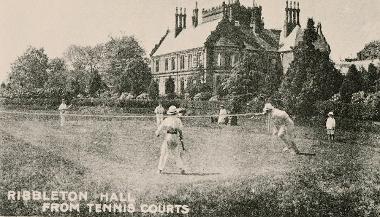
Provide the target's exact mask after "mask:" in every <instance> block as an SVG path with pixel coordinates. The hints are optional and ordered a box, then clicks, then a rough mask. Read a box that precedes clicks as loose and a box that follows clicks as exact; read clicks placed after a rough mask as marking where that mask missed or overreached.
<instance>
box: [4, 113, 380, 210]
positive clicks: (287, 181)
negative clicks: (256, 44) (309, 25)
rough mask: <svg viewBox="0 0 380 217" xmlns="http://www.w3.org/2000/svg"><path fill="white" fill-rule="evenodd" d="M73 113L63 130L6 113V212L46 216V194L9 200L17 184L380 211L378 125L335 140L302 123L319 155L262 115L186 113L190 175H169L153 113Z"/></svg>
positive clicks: (204, 203)
mask: <svg viewBox="0 0 380 217" xmlns="http://www.w3.org/2000/svg"><path fill="white" fill-rule="evenodd" d="M67 120H68V123H67V126H65V127H63V128H60V127H59V123H58V116H57V117H39V116H27V115H9V114H2V118H1V120H0V123H1V138H2V139H1V146H0V153H1V175H2V176H1V180H0V181H1V186H2V187H1V200H2V201H1V203H2V204H1V209H2V210H0V211H1V212H0V214H1V215H10V214H15V213H16V214H17V215H36V214H37V215H38V214H41V210H40V205H39V204H38V203H37V202H35V203H36V204H33V203H27V204H20V202H17V203H16V202H11V201H8V200H7V198H6V191H8V190H11V189H32V190H41V191H42V190H45V191H48V190H57V189H59V190H72V191H89V192H94V193H97V192H131V194H133V195H134V197H135V198H136V200H137V203H169V204H187V205H188V206H189V207H190V210H191V211H190V213H189V214H188V215H189V216H200V215H202V216H207V215H208V216H231V215H236V216H273V215H279V216H308V215H309V216H366V215H369V216H371V215H372V216H376V215H379V212H380V206H379V203H380V189H379V187H380V179H379V178H380V173H379V170H378V168H379V164H380V163H379V162H380V157H379V147H380V144H379V139H378V138H379V136H380V135H379V134H378V133H376V131H377V130H378V128H376V126H367V125H366V126H363V127H358V128H357V129H354V130H351V131H347V130H345V131H343V130H341V131H340V132H339V133H338V136H337V137H339V139H338V141H337V142H335V143H329V142H327V141H325V139H324V138H323V137H324V130H323V128H322V127H323V125H322V127H320V128H315V127H306V126H304V127H300V126H297V127H296V140H295V141H296V143H297V145H298V146H299V148H300V149H301V151H303V152H315V153H316V156H293V155H291V154H290V153H283V152H282V148H283V147H284V144H283V143H282V142H281V140H279V139H278V138H275V137H272V136H271V135H268V133H266V126H265V121H264V120H263V119H255V120H249V119H247V118H239V126H236V127H232V126H226V127H223V128H219V127H217V126H216V125H214V124H211V123H210V120H209V118H204V119H202V118H197V119H192V118H189V119H184V125H185V130H184V138H185V140H184V141H185V145H186V148H187V151H186V152H185V153H184V160H185V163H186V166H187V168H186V171H187V173H188V174H186V175H180V174H179V171H178V170H177V168H176V167H175V165H174V162H173V161H170V159H169V161H168V164H167V167H166V168H165V171H164V172H165V174H164V175H161V176H160V175H158V174H156V170H157V163H158V158H159V149H160V145H161V142H162V138H156V137H155V136H154V131H155V129H156V126H155V120H154V119H152V118H139V119H110V118H108V119H106V118H103V119H101V118H75V117H69V118H68V119H67ZM296 125H297V122H296ZM343 201H344V202H343ZM102 214H103V215H104V213H102ZM57 215H59V214H57ZM138 215H139V213H136V214H135V215H134V216H138ZM144 216H146V214H144ZM178 216H183V214H178Z"/></svg>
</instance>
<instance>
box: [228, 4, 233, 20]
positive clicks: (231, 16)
mask: <svg viewBox="0 0 380 217" xmlns="http://www.w3.org/2000/svg"><path fill="white" fill-rule="evenodd" d="M229 9H230V10H229V11H230V15H229V16H228V19H229V21H230V22H232V21H233V20H234V18H233V15H232V6H230V7H229Z"/></svg>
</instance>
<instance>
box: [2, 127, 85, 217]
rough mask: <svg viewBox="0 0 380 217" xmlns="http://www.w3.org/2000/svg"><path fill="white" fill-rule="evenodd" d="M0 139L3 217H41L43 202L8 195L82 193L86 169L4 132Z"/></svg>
mask: <svg viewBox="0 0 380 217" xmlns="http://www.w3.org/2000/svg"><path fill="white" fill-rule="evenodd" d="M0 137H1V140H0V145H1V146H0V153H1V155H0V161H1V162H2V164H1V165H0V172H1V176H0V186H1V188H0V193H1V194H0V215H12V216H13V215H38V214H41V203H42V201H23V200H19V201H12V200H8V198H7V192H8V191H22V190H28V191H32V190H35V191H56V190H59V189H62V190H69V191H70V190H71V189H78V190H80V189H82V184H83V183H82V181H83V176H84V175H85V173H86V169H85V168H84V167H82V166H80V165H78V164H75V163H74V162H72V161H69V160H67V159H65V158H63V157H62V156H59V155H57V154H55V153H53V152H50V151H46V150H44V149H41V148H39V147H36V146H33V145H31V144H30V143H27V142H25V141H22V140H20V139H16V138H14V137H13V136H11V135H8V134H7V133H5V132H3V131H1V132H0Z"/></svg>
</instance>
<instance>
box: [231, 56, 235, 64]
mask: <svg viewBox="0 0 380 217" xmlns="http://www.w3.org/2000/svg"><path fill="white" fill-rule="evenodd" d="M235 64H236V54H232V55H231V66H234V65H235Z"/></svg>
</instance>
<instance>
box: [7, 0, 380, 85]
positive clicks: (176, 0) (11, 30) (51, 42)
mask: <svg viewBox="0 0 380 217" xmlns="http://www.w3.org/2000/svg"><path fill="white" fill-rule="evenodd" d="M225 1H226V2H228V0H225ZM231 1H232V0H231ZM252 1H253V0H240V2H241V3H242V4H244V5H247V6H251V5H252V4H253V3H252ZM255 1H256V3H257V4H259V5H261V6H262V7H263V17H264V22H265V27H266V28H275V29H282V26H283V23H284V17H285V12H284V10H285V2H286V0H255ZM222 2H223V0H198V6H199V8H200V11H201V9H202V8H206V9H207V8H210V7H213V6H217V5H221V4H222ZM299 3H300V9H301V26H303V27H305V26H306V21H307V18H308V17H312V18H314V20H315V21H316V22H321V23H322V30H323V33H324V35H325V37H326V39H327V41H328V42H329V44H330V46H331V50H332V53H331V58H332V59H333V60H335V61H338V60H339V59H342V58H346V57H350V56H355V55H356V53H357V52H358V51H360V50H361V49H362V48H363V47H364V45H365V44H366V43H369V42H371V41H373V40H380V13H379V11H380V0H299ZM175 7H184V8H187V14H188V16H187V17H188V20H187V23H188V24H190V23H191V20H190V19H191V18H190V17H191V14H192V10H193V9H194V7H195V0H0V81H4V80H6V78H7V75H8V72H9V70H10V65H11V63H12V62H14V61H15V60H16V59H17V57H18V56H20V55H22V54H23V53H24V52H25V51H26V49H27V48H28V46H33V47H37V48H41V47H42V48H44V49H45V51H46V53H47V55H48V56H49V58H54V57H62V55H63V53H64V51H65V50H66V49H67V48H68V47H69V46H70V45H73V44H75V45H82V46H87V45H90V46H93V45H96V44H98V43H104V42H106V41H108V40H109V38H110V36H120V35H134V36H135V37H136V38H137V39H138V41H139V42H140V43H141V45H142V46H143V47H144V48H145V50H146V53H147V54H149V53H150V51H151V49H152V48H153V47H154V44H155V43H157V42H158V41H159V39H160V38H161V36H162V35H163V34H164V33H165V32H166V30H167V29H168V28H173V26H174V21H175V20H174V13H175Z"/></svg>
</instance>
